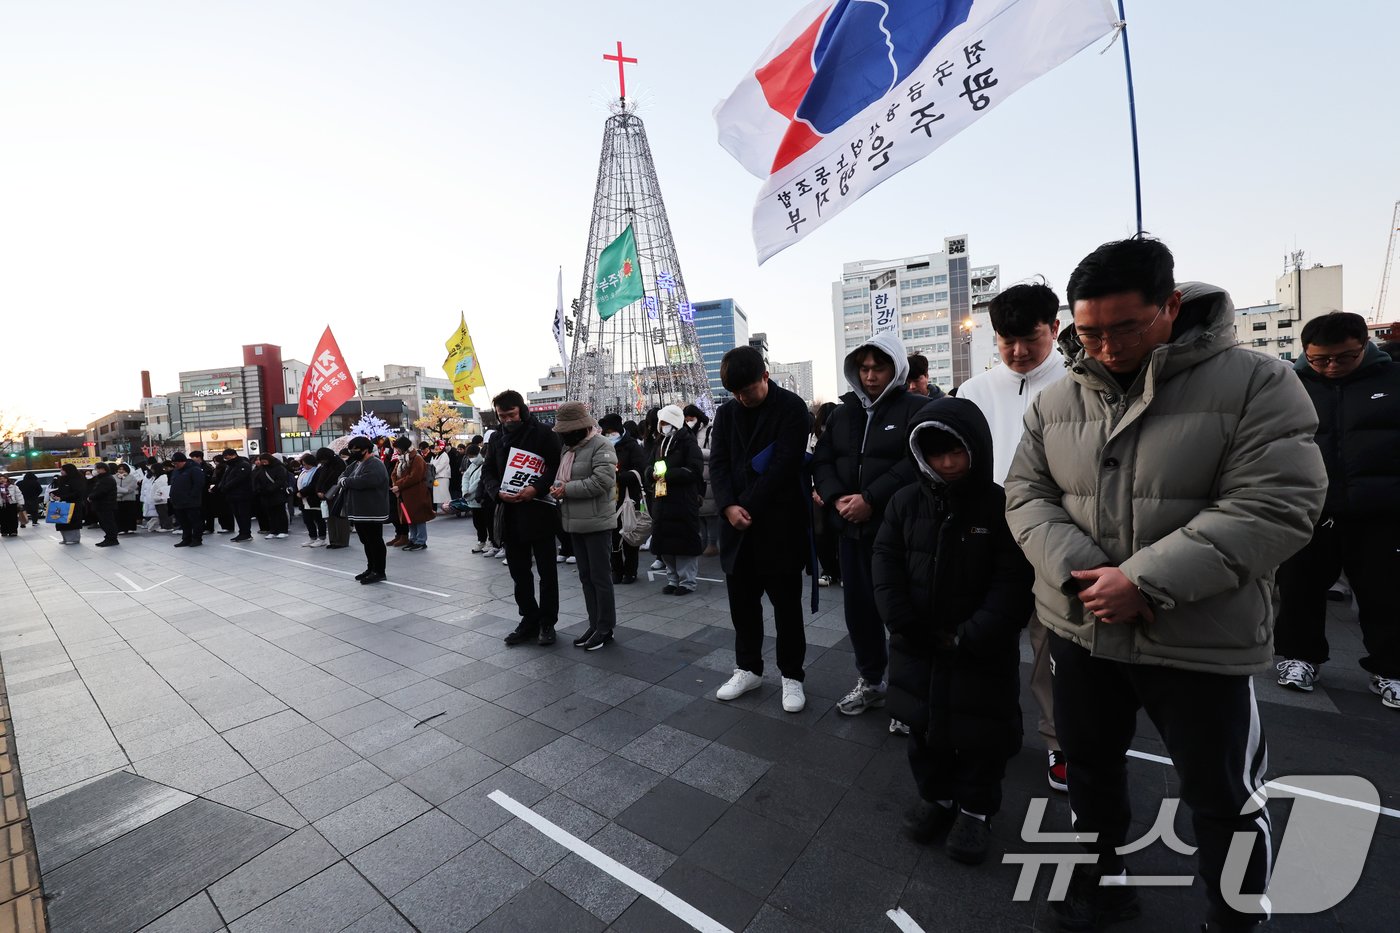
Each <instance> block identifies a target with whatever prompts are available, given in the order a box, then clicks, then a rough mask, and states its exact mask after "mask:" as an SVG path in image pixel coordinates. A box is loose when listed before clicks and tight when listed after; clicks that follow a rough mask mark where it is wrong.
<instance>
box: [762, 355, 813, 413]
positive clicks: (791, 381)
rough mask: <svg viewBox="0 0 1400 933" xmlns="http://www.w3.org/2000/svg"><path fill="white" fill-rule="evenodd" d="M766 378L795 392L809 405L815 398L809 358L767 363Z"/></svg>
mask: <svg viewBox="0 0 1400 933" xmlns="http://www.w3.org/2000/svg"><path fill="white" fill-rule="evenodd" d="M768 378H770V379H774V380H776V381H777V383H778V385H780V386H782V387H783V388H784V389H787V390H788V391H790V392H796V393H797V394H798V395H800V396H801V397H802V400H803V401H805V402H806V403H807V404H809V405H810V404H811V403H812V402H813V401H814V400H815V398H816V396H815V395H814V394H813V392H812V361H811V360H803V361H802V362H800V363H769V364H768Z"/></svg>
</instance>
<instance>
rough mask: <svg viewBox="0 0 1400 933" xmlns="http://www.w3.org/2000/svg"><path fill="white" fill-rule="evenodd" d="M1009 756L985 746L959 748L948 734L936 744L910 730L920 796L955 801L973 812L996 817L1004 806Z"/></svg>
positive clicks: (911, 758)
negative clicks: (1003, 795) (979, 747)
mask: <svg viewBox="0 0 1400 933" xmlns="http://www.w3.org/2000/svg"><path fill="white" fill-rule="evenodd" d="M1006 761H1007V759H1006V756H1005V755H1001V754H997V753H996V752H992V751H988V750H985V749H969V748H957V747H955V745H954V743H953V742H952V741H951V739H950V738H949V737H947V736H940V737H939V740H938V741H936V742H934V743H933V744H930V743H929V740H928V737H927V736H926V735H924V733H923V732H922V730H919V729H912V730H910V732H909V770H910V771H912V772H913V774H914V783H915V784H916V785H918V788H919V796H920V797H922V798H924V799H925V800H928V801H930V802H933V801H938V800H951V801H953V802H954V803H956V804H957V805H958V806H959V807H961V808H962V809H964V810H966V811H967V812H969V813H977V814H980V815H982V816H992V815H993V814H995V813H996V812H997V811H998V810H1000V809H1001V782H1002V779H1003V778H1004V777H1006Z"/></svg>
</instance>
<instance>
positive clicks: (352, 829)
mask: <svg viewBox="0 0 1400 933" xmlns="http://www.w3.org/2000/svg"><path fill="white" fill-rule="evenodd" d="M430 809H432V808H431V806H429V805H428V803H427V802H425V801H424V800H423V798H421V797H419V796H418V795H417V794H415V793H413V792H412V791H410V790H409V789H408V788H406V787H404V786H403V785H401V784H390V785H389V786H388V787H385V788H383V789H382V790H377V791H375V792H374V793H372V794H370V795H369V796H368V797H365V798H364V799H362V800H357V801H355V802H354V803H352V804H349V805H347V806H345V807H342V808H340V809H339V810H337V811H335V812H334V813H332V814H331V815H330V816H327V817H323V818H321V819H319V820H317V821H316V822H315V823H314V824H313V825H314V826H315V827H316V829H317V830H318V831H320V833H321V835H323V836H325V837H326V839H327V840H329V841H330V843H331V844H332V845H334V846H335V847H336V848H337V849H339V850H340V851H341V852H343V853H345V854H346V855H349V854H350V853H351V852H355V851H357V850H359V849H362V848H364V847H365V846H367V845H369V844H370V843H371V842H373V841H374V840H376V839H378V838H379V837H380V836H383V835H385V834H386V833H389V832H391V831H393V830H395V829H398V828H399V827H400V826H402V825H403V824H405V823H407V822H409V821H410V820H412V819H413V818H414V817H417V816H419V815H421V814H422V813H424V812H425V811H427V810H430Z"/></svg>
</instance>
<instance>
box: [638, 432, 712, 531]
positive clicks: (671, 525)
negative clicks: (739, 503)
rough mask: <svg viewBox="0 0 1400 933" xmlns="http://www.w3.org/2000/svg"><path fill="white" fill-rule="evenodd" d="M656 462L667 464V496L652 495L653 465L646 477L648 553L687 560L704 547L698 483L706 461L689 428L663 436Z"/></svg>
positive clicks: (654, 489) (654, 486)
mask: <svg viewBox="0 0 1400 933" xmlns="http://www.w3.org/2000/svg"><path fill="white" fill-rule="evenodd" d="M656 453H657V460H658V461H660V460H664V461H665V462H666V495H664V496H658V495H655V491H656V488H657V486H656V484H657V480H656V463H655V462H653V463H652V464H650V465H649V466H648V468H647V473H646V474H645V475H646V476H647V478H648V482H649V483H650V484H651V487H652V492H653V498H652V503H651V552H652V553H653V554H658V555H660V554H676V555H678V556H682V557H690V556H694V555H697V554H699V553H700V552H701V551H702V550H704V548H703V547H702V546H701V544H700V499H701V496H700V482H701V476H702V474H703V473H704V470H705V458H704V455H703V454H702V453H701V452H700V442H699V441H697V440H696V439H695V435H694V434H693V433H691V431H690V429H689V428H686V427H680V428H677V429H676V430H674V431H672V432H671V434H670V436H669V437H663V438H662V439H661V443H660V444H658V445H657V448H656Z"/></svg>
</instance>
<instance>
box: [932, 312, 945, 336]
mask: <svg viewBox="0 0 1400 933" xmlns="http://www.w3.org/2000/svg"><path fill="white" fill-rule="evenodd" d="M944 316H945V317H946V315H944ZM933 335H934V336H935V337H946V336H948V325H947V324H938V325H935V326H934V328H933Z"/></svg>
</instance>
